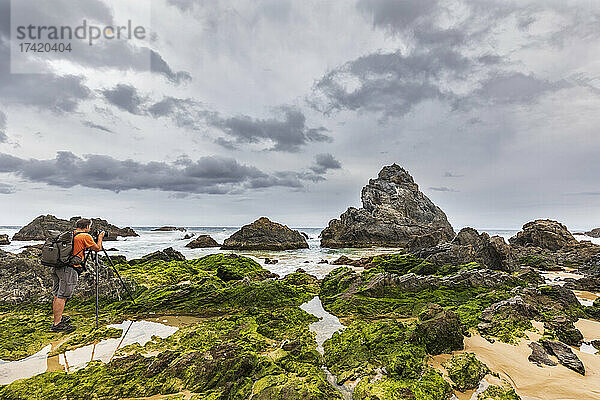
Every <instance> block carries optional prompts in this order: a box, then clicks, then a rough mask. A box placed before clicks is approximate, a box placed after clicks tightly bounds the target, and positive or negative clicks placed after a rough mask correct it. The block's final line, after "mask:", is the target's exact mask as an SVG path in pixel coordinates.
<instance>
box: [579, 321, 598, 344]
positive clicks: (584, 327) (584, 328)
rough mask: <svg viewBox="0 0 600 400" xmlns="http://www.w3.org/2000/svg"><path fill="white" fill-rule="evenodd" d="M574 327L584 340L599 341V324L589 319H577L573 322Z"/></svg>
mask: <svg viewBox="0 0 600 400" xmlns="http://www.w3.org/2000/svg"><path fill="white" fill-rule="evenodd" d="M575 327H576V328H577V329H579V331H580V332H581V334H582V335H583V338H584V340H586V341H589V340H594V339H600V322H599V321H591V320H589V319H579V320H578V321H577V322H575Z"/></svg>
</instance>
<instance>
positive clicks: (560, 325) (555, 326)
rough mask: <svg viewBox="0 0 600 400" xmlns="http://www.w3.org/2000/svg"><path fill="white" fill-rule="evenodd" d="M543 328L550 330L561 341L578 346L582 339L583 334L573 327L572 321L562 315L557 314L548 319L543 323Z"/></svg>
mask: <svg viewBox="0 0 600 400" xmlns="http://www.w3.org/2000/svg"><path fill="white" fill-rule="evenodd" d="M544 329H545V330H547V331H551V332H552V333H553V334H554V336H555V337H556V338H557V339H558V340H560V341H561V342H563V343H566V344H568V345H571V346H575V347H579V346H581V342H582V341H583V335H582V334H581V332H580V331H579V329H577V328H575V325H574V324H573V321H571V320H569V319H567V317H565V316H564V315H557V316H556V317H554V318H553V319H552V320H550V321H546V322H545V323H544Z"/></svg>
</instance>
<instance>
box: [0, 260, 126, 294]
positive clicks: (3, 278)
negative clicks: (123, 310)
mask: <svg viewBox="0 0 600 400" xmlns="http://www.w3.org/2000/svg"><path fill="white" fill-rule="evenodd" d="M40 254H41V251H40V250H38V249H35V248H30V249H27V250H25V251H23V252H22V253H20V254H13V253H9V252H5V251H2V250H0V304H21V303H48V302H49V301H50V300H51V299H52V268H51V267H46V266H43V265H42V264H41V263H40V261H39V257H40ZM87 267H88V269H87V270H86V271H84V272H83V273H82V274H81V276H80V277H79V281H78V283H77V287H76V289H75V292H74V294H73V296H74V297H75V298H80V299H85V298H90V297H92V296H95V293H96V292H95V290H96V287H95V282H94V273H93V271H92V267H91V266H90V265H88V266H87ZM99 274H100V280H99V293H100V295H101V296H102V297H106V298H112V299H115V298H118V299H126V298H127V293H126V292H124V291H123V288H122V287H121V285H120V282H119V280H118V278H117V277H116V276H115V275H114V273H113V271H112V269H110V268H108V267H104V268H100V270H99ZM125 281H126V284H127V285H128V287H129V288H130V289H131V288H133V285H134V284H135V283H134V282H133V281H131V280H128V279H126V280H125Z"/></svg>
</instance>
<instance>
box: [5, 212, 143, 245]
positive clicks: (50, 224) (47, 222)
mask: <svg viewBox="0 0 600 400" xmlns="http://www.w3.org/2000/svg"><path fill="white" fill-rule="evenodd" d="M80 218H81V217H72V218H71V219H70V220H68V221H67V220H66V219H60V218H56V217H55V216H54V215H50V214H48V215H40V216H39V217H37V218H36V219H34V220H33V221H31V222H30V223H29V224H27V225H25V226H24V227H23V228H21V230H19V232H17V233H15V235H14V236H13V238H12V240H46V238H48V237H49V236H50V231H59V232H64V231H68V230H70V229H75V222H77V220H78V219H80ZM92 229H98V230H101V231H106V232H109V234H110V235H109V236H108V237H105V238H104V241H108V240H117V236H123V237H128V236H139V235H138V234H137V233H136V232H135V231H134V230H133V229H131V228H129V227H127V228H119V227H117V226H115V225H112V224H109V223H108V221H106V220H104V219H100V218H92Z"/></svg>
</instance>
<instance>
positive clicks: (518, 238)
mask: <svg viewBox="0 0 600 400" xmlns="http://www.w3.org/2000/svg"><path fill="white" fill-rule="evenodd" d="M508 241H509V242H510V244H514V245H518V246H525V247H529V246H534V247H540V248H542V249H548V250H559V249H562V248H563V247H565V246H567V245H575V244H577V243H578V242H577V239H575V237H574V236H573V235H572V234H571V232H569V230H568V229H567V227H566V226H564V225H563V224H561V223H560V222H557V221H553V220H550V219H536V220H535V221H531V222H528V223H526V224H525V225H523V230H522V231H521V232H519V233H517V234H516V235H515V236H513V237H511V238H510V239H509V240H508Z"/></svg>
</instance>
